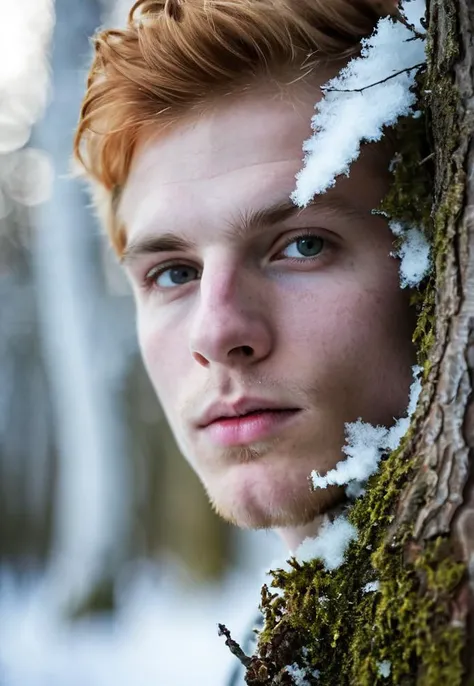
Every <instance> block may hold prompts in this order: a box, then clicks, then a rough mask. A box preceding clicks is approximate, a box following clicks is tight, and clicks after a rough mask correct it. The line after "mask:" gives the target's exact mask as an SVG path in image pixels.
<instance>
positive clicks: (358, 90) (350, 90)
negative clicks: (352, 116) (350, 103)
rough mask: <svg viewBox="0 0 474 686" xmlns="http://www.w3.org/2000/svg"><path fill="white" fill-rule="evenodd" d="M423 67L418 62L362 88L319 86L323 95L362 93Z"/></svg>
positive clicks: (422, 64) (421, 63)
mask: <svg viewBox="0 0 474 686" xmlns="http://www.w3.org/2000/svg"><path fill="white" fill-rule="evenodd" d="M424 65H425V63H424V62H420V64H415V65H414V66H413V67H407V68H406V69H400V71H396V72H395V73H394V74H390V76H387V77H386V78H385V79H381V80H380V81H376V82H375V83H369V85H368V86H363V87H362V88H325V87H324V86H321V90H322V91H324V92H325V93H362V92H363V91H366V90H368V89H369V88H373V87H374V86H379V85H380V84H381V83H386V82H387V81H390V79H394V78H395V76H400V74H405V73H407V74H408V72H410V71H413V69H418V68H419V67H423V66H424Z"/></svg>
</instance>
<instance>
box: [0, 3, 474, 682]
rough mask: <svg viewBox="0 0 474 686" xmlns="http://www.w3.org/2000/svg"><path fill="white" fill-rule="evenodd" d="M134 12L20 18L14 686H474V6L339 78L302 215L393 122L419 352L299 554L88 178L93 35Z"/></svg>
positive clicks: (4, 31) (11, 612)
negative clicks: (79, 157) (190, 375)
mask: <svg viewBox="0 0 474 686" xmlns="http://www.w3.org/2000/svg"><path fill="white" fill-rule="evenodd" d="M255 2H257V0H255ZM165 4H167V3H165ZM178 4H179V3H178ZM130 5H131V2H130V1H129V0H80V2H77V1H76V2H74V1H73V0H17V2H16V3H6V2H5V8H3V9H2V15H3V18H2V21H1V23H0V57H1V59H0V93H1V95H2V97H1V98H0V295H1V301H0V351H1V354H0V686H86V685H87V686H122V685H123V686H129V685H130V686H131V685H132V684H133V686H191V685H192V686H243V684H244V683H246V684H248V685H249V686H257V685H259V684H260V685H261V686H277V685H278V684H280V685H286V686H317V684H321V685H322V686H345V685H347V686H352V685H354V686H359V685H360V686H372V685H387V686H388V685H390V684H393V685H395V684H397V685H398V684H399V685H402V686H412V685H413V686H414V685H417V686H418V685H420V686H438V685H441V684H449V686H471V685H472V684H473V683H474V663H473V659H472V655H473V650H472V644H473V641H474V601H473V593H474V578H473V575H474V566H473V560H474V557H473V555H474V529H473V524H472V516H473V515H472V503H473V498H474V482H473V474H472V466H471V461H470V458H471V456H472V453H471V450H472V445H471V443H473V444H474V434H473V426H472V424H473V419H472V379H473V367H474V358H473V356H472V340H473V324H472V323H473V321H474V301H473V298H472V292H473V289H474V252H473V248H472V245H473V236H474V223H473V216H474V215H473V203H474V186H473V179H474V175H473V164H474V4H473V2H472V1H471V0H426V1H425V0H404V1H403V2H401V3H400V8H399V11H398V12H397V16H395V17H393V16H392V17H390V18H388V17H385V18H383V19H381V20H380V21H379V23H378V25H377V27H376V30H375V31H374V33H373V35H372V36H370V37H368V38H367V39H364V41H363V47H362V52H361V54H360V56H358V57H355V58H353V59H351V60H350V61H349V63H348V65H347V66H346V67H344V68H343V69H342V70H341V71H340V72H339V73H338V75H337V76H336V77H334V78H331V80H329V81H327V82H326V83H325V84H324V85H323V86H322V87H321V90H322V92H323V98H322V100H321V101H320V102H319V104H318V105H317V106H316V107H315V114H314V116H313V118H312V129H313V131H314V135H312V136H311V138H309V139H307V140H306V141H305V142H304V145H303V150H302V166H301V170H300V171H299V172H298V174H297V176H296V179H295V188H294V191H293V193H292V195H291V200H292V201H293V203H294V204H295V205H297V206H299V207H300V208H305V207H306V206H307V205H308V204H309V203H310V202H311V201H312V199H313V198H314V196H315V195H321V194H324V193H325V192H326V191H327V190H328V189H330V188H332V187H333V186H334V184H335V183H336V181H337V179H339V178H341V177H344V176H346V177H349V176H350V173H351V166H352V165H353V164H354V163H355V161H357V159H358V158H359V156H360V154H361V144H362V143H365V142H374V141H380V140H381V138H382V136H383V131H384V127H395V128H396V131H397V135H398V136H399V138H398V139H397V140H398V141H399V148H398V152H397V154H396V156H395V158H393V159H392V161H391V163H390V172H391V173H392V174H393V187H392V190H391V191H390V193H389V195H388V196H387V197H386V199H385V200H384V201H383V203H382V205H381V206H380V207H378V208H374V210H373V212H374V214H378V215H380V216H382V217H384V218H385V219H386V220H387V221H388V224H389V227H390V230H391V232H392V233H393V246H394V248H393V254H391V257H393V258H394V259H397V260H398V262H399V286H400V289H402V290H403V289H411V292H412V293H413V295H412V296H411V297H412V301H411V305H412V306H413V308H414V309H415V311H416V316H417V322H416V328H415V334H414V339H413V340H414V343H415V345H416V346H417V363H416V365H414V366H413V367H412V377H411V386H410V392H409V397H408V398H407V404H406V412H405V415H404V416H403V417H400V418H398V419H397V420H396V421H394V423H393V425H392V426H388V427H386V426H380V425H372V424H371V423H369V422H365V421H363V420H362V419H359V420H357V421H355V422H350V423H346V424H345V444H344V445H343V446H341V460H340V461H339V462H338V463H337V464H336V465H335V466H334V467H333V468H331V469H327V470H318V469H314V470H312V471H311V472H310V473H308V475H307V477H308V488H311V489H313V490H314V491H318V489H320V490H324V489H328V488H329V487H332V486H337V487H340V488H343V489H344V492H345V496H346V501H345V502H346V505H345V506H344V508H343V510H342V511H341V513H339V514H338V516H337V517H335V518H333V519H330V518H328V519H326V520H324V523H323V524H322V526H321V528H320V530H319V532H318V535H317V536H316V537H308V538H306V539H305V540H304V541H303V542H302V543H301V544H300V545H299V546H298V547H297V549H296V550H295V551H294V554H292V555H290V554H289V553H287V551H285V549H284V547H283V546H282V543H281V541H279V540H278V539H277V536H276V535H275V532H274V531H271V530H260V531H250V530H241V529H238V528H237V527H234V526H231V525H230V524H227V523H225V522H224V521H223V520H222V519H220V518H219V517H218V516H217V515H216V514H215V513H214V512H213V510H212V508H211V507H210V505H209V502H208V499H207V497H206V493H205V491H204V489H203V488H202V485H201V483H200V482H199V479H198V477H197V476H196V475H195V474H194V472H193V471H192V469H191V468H190V467H189V466H188V464H187V463H186V461H185V460H184V459H182V456H181V455H180V450H179V449H178V447H177V445H176V443H175V440H174V438H173V435H172V432H171V430H170V428H169V426H168V423H167V420H166V418H165V415H164V412H163V409H162V408H161V407H160V405H159V403H158V400H157V398H156V395H155V392H154V390H153V388H152V384H151V383H150V381H149V379H148V376H147V373H146V371H145V367H144V365H143V362H142V360H141V357H140V353H139V348H138V343H137V336H136V322H135V313H134V305H133V299H132V293H131V290H130V285H129V283H128V282H127V280H126V278H125V276H124V275H123V273H122V271H121V269H120V267H119V265H118V263H117V260H116V258H115V257H114V255H113V253H112V251H111V248H110V246H109V244H108V243H107V240H106V237H105V236H104V235H103V232H102V230H101V228H100V226H99V222H98V219H97V218H96V216H95V214H94V212H93V211H92V210H91V205H90V197H89V195H88V193H87V189H86V187H85V184H84V183H83V182H82V181H81V180H80V179H78V178H76V176H75V175H74V173H73V167H72V162H71V157H72V149H73V136H74V130H75V127H76V125H77V119H78V113H79V110H80V104H81V100H82V98H83V96H84V89H85V83H86V78H87V72H88V69H89V66H90V62H91V49H92V48H91V42H90V38H91V36H92V35H93V34H94V32H95V31H96V30H97V28H98V27H99V26H104V27H107V26H114V27H116V26H123V25H124V24H125V21H126V17H127V13H128V11H129V9H130ZM253 630H254V631H253Z"/></svg>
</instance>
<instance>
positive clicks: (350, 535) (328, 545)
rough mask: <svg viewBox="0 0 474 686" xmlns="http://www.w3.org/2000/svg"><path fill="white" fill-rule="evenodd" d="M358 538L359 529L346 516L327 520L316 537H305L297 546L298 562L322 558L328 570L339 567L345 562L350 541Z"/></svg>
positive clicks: (296, 556) (296, 555)
mask: <svg viewBox="0 0 474 686" xmlns="http://www.w3.org/2000/svg"><path fill="white" fill-rule="evenodd" d="M356 538H357V529H356V528H355V526H353V525H352V524H351V523H350V522H349V521H348V520H347V519H346V517H344V516H340V517H338V518H337V519H335V520H334V521H333V522H331V521H329V520H326V521H325V522H324V524H323V525H322V527H321V529H320V532H319V534H318V536H316V538H305V540H304V541H303V543H301V545H300V546H299V547H298V548H297V550H296V552H295V558H296V560H297V561H298V562H300V563H303V562H309V561H310V560H314V559H315V558H320V559H321V560H322V562H323V564H324V566H325V567H326V569H327V570H329V571H332V570H333V569H337V567H339V566H340V565H341V564H342V563H343V562H344V554H345V552H346V550H347V547H348V545H349V543H350V542H351V541H353V540H355V539H356Z"/></svg>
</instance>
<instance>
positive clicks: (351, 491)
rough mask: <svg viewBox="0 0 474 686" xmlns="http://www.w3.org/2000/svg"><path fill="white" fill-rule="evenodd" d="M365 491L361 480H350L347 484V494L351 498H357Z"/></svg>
mask: <svg viewBox="0 0 474 686" xmlns="http://www.w3.org/2000/svg"><path fill="white" fill-rule="evenodd" d="M364 493H365V488H364V487H363V485H362V484H361V483H360V482H359V481H350V482H349V483H348V485H347V486H346V496H347V497H348V498H349V500H357V498H360V497H361V496H362V495H364Z"/></svg>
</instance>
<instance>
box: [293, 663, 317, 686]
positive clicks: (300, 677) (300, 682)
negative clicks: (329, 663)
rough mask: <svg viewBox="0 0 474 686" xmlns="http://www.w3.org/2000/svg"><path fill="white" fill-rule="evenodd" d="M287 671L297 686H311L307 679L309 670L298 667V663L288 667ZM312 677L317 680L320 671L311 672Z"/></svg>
mask: <svg viewBox="0 0 474 686" xmlns="http://www.w3.org/2000/svg"><path fill="white" fill-rule="evenodd" d="M285 669H286V671H287V672H288V674H289V675H290V676H291V677H292V678H293V681H294V684H295V686H311V684H310V682H309V681H308V679H307V677H308V672H309V669H308V668H305V667H298V665H297V663H296V662H294V663H293V664H292V665H288V666H287V667H286V668H285ZM311 676H313V677H314V678H316V679H317V678H318V677H319V670H317V669H315V670H314V671H313V672H311Z"/></svg>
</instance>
